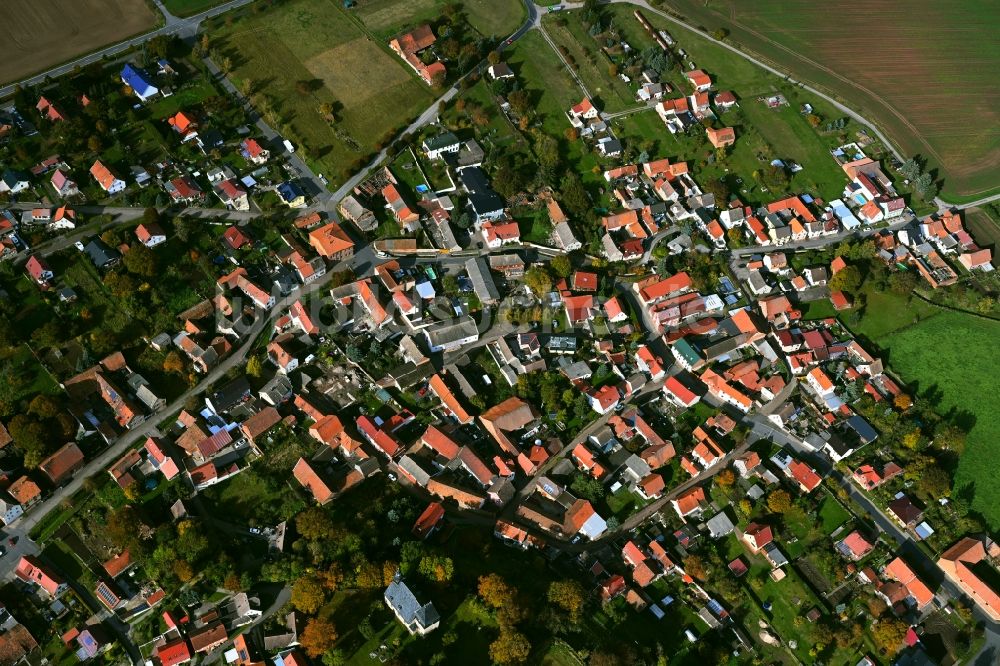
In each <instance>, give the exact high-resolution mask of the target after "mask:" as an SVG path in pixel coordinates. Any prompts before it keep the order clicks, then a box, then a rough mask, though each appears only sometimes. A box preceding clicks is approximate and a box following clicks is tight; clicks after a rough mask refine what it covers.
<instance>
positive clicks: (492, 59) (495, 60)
mask: <svg viewBox="0 0 1000 666" xmlns="http://www.w3.org/2000/svg"><path fill="white" fill-rule="evenodd" d="M501 59H502V58H501V56H500V52H499V51H490V52H489V54H488V55H487V56H486V60H487V62H489V63H490V64H491V65H498V64H500V60H501Z"/></svg>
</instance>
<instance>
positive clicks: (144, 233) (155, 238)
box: [135, 222, 167, 247]
mask: <svg viewBox="0 0 1000 666" xmlns="http://www.w3.org/2000/svg"><path fill="white" fill-rule="evenodd" d="M135 236H136V238H138V239H139V242H140V243H142V244H143V245H145V246H146V247H156V246H157V245H159V244H160V243H165V242H166V241H167V236H166V234H164V233H163V229H161V228H160V225H158V224H156V223H155V222H150V223H149V224H140V225H139V226H138V227H136V229H135Z"/></svg>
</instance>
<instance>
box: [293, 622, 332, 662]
mask: <svg viewBox="0 0 1000 666" xmlns="http://www.w3.org/2000/svg"><path fill="white" fill-rule="evenodd" d="M336 642H337V629H336V627H334V626H333V622H330V621H329V620H327V619H326V618H321V617H314V618H310V619H309V621H308V622H306V627H305V629H303V630H302V635H301V636H299V645H301V646H302V649H303V650H305V652H306V654H307V655H309V656H310V657H319V656H321V655H323V654H324V653H325V652H327V651H328V650H329V649H330V648H332V647H333V644H334V643H336Z"/></svg>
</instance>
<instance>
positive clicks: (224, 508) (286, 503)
mask: <svg viewBox="0 0 1000 666" xmlns="http://www.w3.org/2000/svg"><path fill="white" fill-rule="evenodd" d="M258 464H261V463H260V462H258ZM201 494H202V495H203V496H205V498H206V499H207V500H208V501H207V505H208V506H211V507H213V508H214V511H213V513H214V515H215V516H216V517H217V518H219V519H221V520H225V521H227V522H231V523H235V524H240V525H258V524H269V523H271V522H274V523H277V522H279V521H280V520H283V519H287V518H289V517H290V516H289V515H286V514H288V513H289V512H288V511H286V510H284V508H285V507H290V506H294V505H296V504H297V500H298V498H297V496H296V495H295V493H294V492H293V491H292V489H291V488H290V487H289V486H288V485H287V484H279V483H275V482H274V481H272V480H270V479H267V478H265V477H263V476H262V475H260V474H258V473H257V471H256V470H254V469H249V470H247V471H245V472H242V473H241V474H237V475H236V476H235V477H233V478H232V479H229V480H228V481H224V482H223V483H220V484H218V485H215V486H211V487H209V488H206V489H205V490H203V491H201ZM265 507H266V510H265ZM296 508H301V507H296Z"/></svg>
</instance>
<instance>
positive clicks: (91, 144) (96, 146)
mask: <svg viewBox="0 0 1000 666" xmlns="http://www.w3.org/2000/svg"><path fill="white" fill-rule="evenodd" d="M103 147H104V143H103V142H102V141H101V137H99V136H97V135H96V134H92V135H91V136H90V138H89V139H87V149H88V150H90V152H92V153H99V152H101V149H102V148H103Z"/></svg>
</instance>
